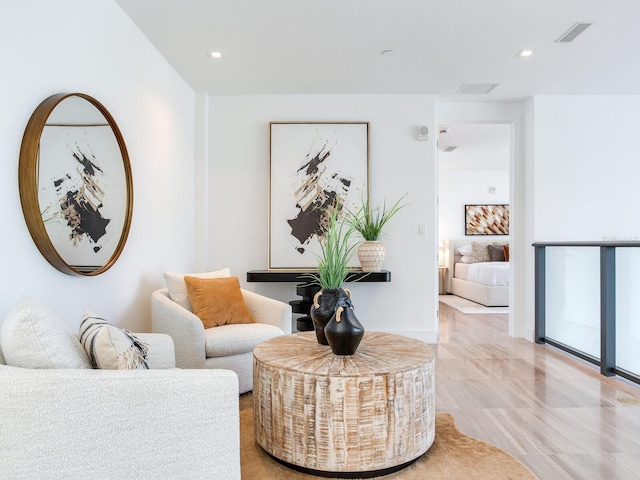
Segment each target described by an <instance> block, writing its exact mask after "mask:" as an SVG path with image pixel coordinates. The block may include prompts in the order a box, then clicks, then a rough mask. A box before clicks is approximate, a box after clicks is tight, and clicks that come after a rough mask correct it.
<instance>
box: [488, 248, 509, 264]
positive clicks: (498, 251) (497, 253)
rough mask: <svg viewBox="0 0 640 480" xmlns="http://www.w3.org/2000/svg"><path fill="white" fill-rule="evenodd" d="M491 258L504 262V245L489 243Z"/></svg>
mask: <svg viewBox="0 0 640 480" xmlns="http://www.w3.org/2000/svg"><path fill="white" fill-rule="evenodd" d="M487 248H488V249H489V258H490V259H491V261H492V262H504V261H505V260H504V245H488V246H487Z"/></svg>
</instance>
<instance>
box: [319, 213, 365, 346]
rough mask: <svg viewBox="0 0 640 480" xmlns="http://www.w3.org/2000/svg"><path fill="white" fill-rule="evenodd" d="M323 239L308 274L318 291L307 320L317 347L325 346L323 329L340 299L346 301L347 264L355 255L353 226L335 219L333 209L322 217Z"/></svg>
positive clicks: (326, 343) (336, 217) (348, 296)
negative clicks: (318, 253)
mask: <svg viewBox="0 0 640 480" xmlns="http://www.w3.org/2000/svg"><path fill="white" fill-rule="evenodd" d="M323 221H324V228H323V229H324V235H323V237H322V238H321V239H320V248H321V253H320V255H318V271H317V273H315V272H314V273H312V274H310V275H311V277H312V278H313V281H314V283H316V284H317V285H319V286H320V291H319V292H318V293H316V294H315V296H314V297H313V306H312V307H311V312H310V316H311V319H312V320H313V324H314V328H315V332H316V338H317V339H318V343H321V344H323V345H328V344H329V343H328V341H327V338H326V337H325V334H324V327H325V326H326V324H327V323H328V322H329V320H330V319H331V317H332V316H333V314H334V312H335V306H336V303H337V302H338V300H339V299H340V298H345V297H346V298H350V296H351V294H350V292H349V290H347V289H345V288H343V286H344V283H345V280H346V278H347V275H348V274H349V271H350V270H351V268H350V267H349V263H350V262H351V258H352V257H353V255H354V254H355V247H356V244H355V243H354V242H353V234H354V233H355V229H354V226H353V225H352V223H351V222H349V221H345V220H344V219H340V218H338V211H337V209H336V208H333V209H331V210H328V211H326V212H325V214H324V215H323Z"/></svg>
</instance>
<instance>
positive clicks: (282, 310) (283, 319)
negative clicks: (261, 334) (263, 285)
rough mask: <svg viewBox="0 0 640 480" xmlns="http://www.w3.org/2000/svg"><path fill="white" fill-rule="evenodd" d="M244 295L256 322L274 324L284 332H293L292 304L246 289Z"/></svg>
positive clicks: (243, 291)
mask: <svg viewBox="0 0 640 480" xmlns="http://www.w3.org/2000/svg"><path fill="white" fill-rule="evenodd" d="M242 296H243V298H244V303H246V304H247V308H248V309H249V311H250V312H251V315H252V316H253V318H254V319H255V321H256V322H258V323H266V324H268V325H273V326H275V327H278V328H280V329H281V330H282V331H283V332H284V333H291V305H289V304H287V303H284V302H281V301H279V300H274V299H273V298H268V297H265V296H262V295H259V294H257V293H255V292H251V291H249V290H244V289H243V290H242Z"/></svg>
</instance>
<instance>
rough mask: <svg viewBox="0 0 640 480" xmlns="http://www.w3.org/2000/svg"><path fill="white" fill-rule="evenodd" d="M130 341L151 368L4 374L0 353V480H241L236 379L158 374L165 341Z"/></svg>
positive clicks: (215, 373) (217, 374) (167, 359)
mask: <svg viewBox="0 0 640 480" xmlns="http://www.w3.org/2000/svg"><path fill="white" fill-rule="evenodd" d="M136 336H138V337H139V338H140V340H142V341H143V342H145V343H147V345H148V347H149V354H148V357H147V360H148V362H149V367H150V368H151V369H150V370H127V371H123V370H120V371H115V370H93V369H84V370H81V369H78V370H75V369H27V368H18V367H10V366H7V365H5V361H4V357H3V355H2V351H1V350H0V405H1V407H2V408H0V479H12V480H16V479H41V478H46V479H82V480H88V479H110V480H116V479H130V478H145V479H174V478H180V479H192V478H193V479H220V480H229V479H232V480H235V479H240V440H239V409H238V378H237V375H236V374H235V373H234V372H232V371H229V370H180V369H175V368H168V369H157V368H167V367H172V366H173V365H174V362H175V360H174V359H175V356H174V351H173V342H172V340H171V338H170V337H168V336H166V335H158V334H136Z"/></svg>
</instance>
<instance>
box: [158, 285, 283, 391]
mask: <svg viewBox="0 0 640 480" xmlns="http://www.w3.org/2000/svg"><path fill="white" fill-rule="evenodd" d="M242 296H243V298H244V301H245V303H246V305H247V307H248V309H249V311H250V312H251V315H252V316H253V318H254V319H255V321H256V323H250V324H238V325H222V326H219V327H213V328H207V329H205V328H204V326H203V324H202V321H201V320H200V319H199V318H198V317H197V316H196V315H195V314H194V313H192V312H190V311H189V310H187V309H186V308H184V307H183V306H181V305H179V304H178V303H176V302H174V301H173V300H171V298H170V296H169V291H168V290H167V289H166V288H164V289H161V290H156V291H155V292H153V294H152V295H151V329H152V331H153V332H155V333H165V334H168V335H170V336H171V337H172V338H173V343H174V345H175V352H176V366H177V367H178V368H223V369H229V370H233V371H234V372H236V374H237V375H238V380H239V393H245V392H248V391H250V390H253V349H254V348H255V346H256V345H258V344H259V343H261V342H264V341H266V340H269V339H270V338H273V337H275V336H278V335H283V334H285V333H291V306H290V305H288V304H286V303H284V302H280V301H278V300H274V299H271V298H267V297H264V296H262V295H259V294H257V293H254V292H250V291H248V290H242Z"/></svg>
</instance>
